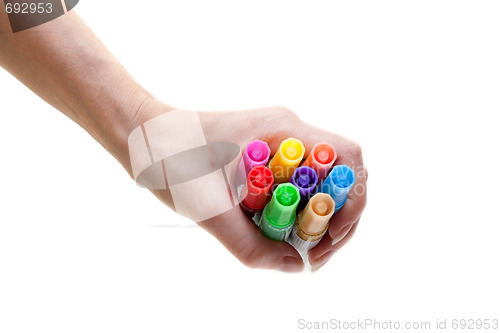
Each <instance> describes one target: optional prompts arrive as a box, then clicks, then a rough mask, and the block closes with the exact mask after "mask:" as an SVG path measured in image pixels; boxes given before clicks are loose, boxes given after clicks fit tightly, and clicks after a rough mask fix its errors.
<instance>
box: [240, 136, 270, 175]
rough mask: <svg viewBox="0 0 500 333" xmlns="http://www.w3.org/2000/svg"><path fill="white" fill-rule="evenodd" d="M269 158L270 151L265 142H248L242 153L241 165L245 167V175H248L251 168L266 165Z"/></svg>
mask: <svg viewBox="0 0 500 333" xmlns="http://www.w3.org/2000/svg"><path fill="white" fill-rule="evenodd" d="M270 156H271V149H270V148H269V146H268V145H267V143H266V142H264V141H261V140H253V141H252V142H250V143H249V144H248V145H247V146H246V148H245V151H244V153H243V163H244V165H245V172H246V174H247V175H248V173H249V172H250V170H252V168H253V167H256V166H260V165H267V162H268V161H269V157H270Z"/></svg>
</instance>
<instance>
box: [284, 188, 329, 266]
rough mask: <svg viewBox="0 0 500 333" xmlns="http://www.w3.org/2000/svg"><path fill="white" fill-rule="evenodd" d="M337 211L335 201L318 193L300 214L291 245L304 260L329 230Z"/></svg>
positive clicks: (291, 236)
mask: <svg viewBox="0 0 500 333" xmlns="http://www.w3.org/2000/svg"><path fill="white" fill-rule="evenodd" d="M334 211H335V201H333V199H332V197H331V196H330V195H328V194H326V193H316V194H315V195H314V196H313V197H312V198H311V200H309V202H308V203H307V206H306V208H304V210H303V211H302V212H301V213H300V214H299V217H298V218H297V222H296V223H295V226H294V228H293V232H292V233H291V234H290V238H289V239H288V243H290V244H291V245H292V246H293V247H295V249H296V250H297V252H299V253H300V255H301V256H302V258H305V257H306V256H307V253H308V252H309V250H310V249H312V248H313V247H315V246H316V245H317V244H318V243H319V242H320V241H321V238H323V236H324V235H325V233H326V231H327V230H328V223H329V222H330V218H331V217H332V215H333V213H334Z"/></svg>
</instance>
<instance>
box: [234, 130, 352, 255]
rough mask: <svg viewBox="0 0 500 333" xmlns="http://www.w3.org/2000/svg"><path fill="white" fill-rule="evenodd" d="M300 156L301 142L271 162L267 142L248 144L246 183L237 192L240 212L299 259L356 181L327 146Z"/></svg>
mask: <svg viewBox="0 0 500 333" xmlns="http://www.w3.org/2000/svg"><path fill="white" fill-rule="evenodd" d="M304 153H305V148H304V145H303V144H302V142H301V141H300V140H297V139H294V138H289V139H286V140H284V141H283V142H281V144H280V146H279V148H278V150H277V152H276V154H275V155H274V157H273V158H271V160H270V161H269V159H270V157H271V149H270V148H269V146H268V145H267V143H266V142H264V141H261V140H254V141H252V142H250V143H249V144H248V145H247V147H246V149H245V151H244V154H243V158H242V165H243V168H244V169H245V171H244V172H245V174H246V184H245V186H244V187H243V188H242V190H241V193H240V195H241V199H242V200H241V203H240V207H241V209H242V210H243V211H244V212H245V214H247V215H248V216H250V217H251V218H252V219H253V221H254V222H255V224H256V225H257V226H258V227H260V229H261V230H262V233H263V234H264V235H265V236H266V237H268V238H270V239H273V240H277V241H287V242H289V243H290V244H291V245H293V246H294V247H295V248H296V249H297V251H298V252H299V253H300V254H301V255H302V256H306V255H307V253H308V252H309V250H310V249H312V248H313V247H314V246H316V245H317V244H318V243H319V241H320V240H321V238H322V237H323V235H324V234H325V233H326V231H327V230H328V223H329V221H330V218H331V217H332V215H333V214H334V213H335V212H337V211H338V210H339V209H340V208H342V206H343V205H344V203H345V202H346V200H347V194H348V192H349V190H350V189H351V188H352V186H353V185H354V183H355V182H356V178H355V175H354V171H353V170H352V169H351V168H350V167H348V166H347V165H336V166H335V167H333V164H334V162H335V160H336V158H337V154H336V152H335V149H334V148H333V147H332V146H331V145H330V144H328V143H319V144H317V145H315V146H314V147H313V149H312V150H311V153H310V154H309V156H308V157H307V158H306V159H305V160H303V159H304ZM332 167H333V168H332ZM297 213H298V214H297Z"/></svg>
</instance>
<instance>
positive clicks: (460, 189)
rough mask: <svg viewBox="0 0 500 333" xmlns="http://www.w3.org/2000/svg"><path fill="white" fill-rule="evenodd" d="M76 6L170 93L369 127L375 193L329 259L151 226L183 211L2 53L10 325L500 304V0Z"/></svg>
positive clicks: (2, 195) (248, 322)
mask: <svg viewBox="0 0 500 333" xmlns="http://www.w3.org/2000/svg"><path fill="white" fill-rule="evenodd" d="M76 10H77V11H78V12H79V13H80V15H81V16H82V17H83V18H84V19H85V20H86V22H87V23H88V24H89V25H90V27H91V28H92V29H93V30H94V31H95V32H96V34H97V35H98V36H99V37H100V38H101V39H102V40H103V42H104V43H105V44H106V45H107V46H108V47H109V49H110V50H111V51H112V52H113V53H114V54H115V55H116V57H117V58H118V59H119V60H120V61H121V62H122V63H123V65H124V66H125V67H126V68H127V69H128V70H129V71H130V73H131V74H132V75H133V76H134V78H136V79H137V80H138V81H139V82H140V83H141V84H142V85H144V86H145V87H146V88H147V89H149V90H150V91H151V92H152V93H153V94H154V95H155V96H156V97H157V98H158V99H160V100H163V101H165V102H167V103H169V104H171V105H174V106H176V107H180V108H184V109H193V110H231V109H243V108H250V107H259V106H266V105H276V104H283V105H286V106H288V107H290V108H292V109H293V110H295V111H296V112H297V113H298V114H299V115H300V116H301V117H302V118H303V119H305V120H306V121H308V122H310V123H313V124H315V125H319V126H322V127H325V128H327V129H329V130H331V131H334V132H338V133H341V134H343V135H345V136H347V137H349V138H352V139H354V140H356V141H358V142H359V143H360V144H361V145H362V147H363V149H364V157H365V160H366V165H367V167H368V169H369V172H370V177H369V200H368V201H369V203H368V207H367V209H366V213H365V214H364V217H363V218H362V220H361V224H360V227H359V228H358V232H357V234H356V237H355V238H354V239H353V240H352V242H351V243H349V244H348V245H347V246H346V247H345V248H344V249H342V250H341V251H339V253H337V254H336V255H335V256H334V257H333V258H332V260H331V262H330V263H329V264H328V265H327V266H325V267H324V268H322V269H321V270H320V271H318V272H316V273H313V274H311V273H307V272H306V273H301V274H284V273H279V272H272V271H262V270H251V269H249V268H246V267H244V266H243V265H242V264H240V263H239V262H238V261H237V260H236V259H235V258H233V257H232V256H231V255H230V254H229V252H227V251H226V250H225V249H224V248H223V247H222V245H220V244H219V243H218V241H217V240H216V239H214V238H213V237H211V236H209V235H208V234H207V233H206V232H205V231H203V230H202V229H196V228H182V229H181V228H166V227H154V226H156V225H168V224H176V223H179V224H181V223H183V222H184V221H183V218H181V217H179V216H176V215H175V214H174V213H172V212H170V211H169V210H168V209H167V208H166V207H164V206H162V204H161V203H159V202H157V201H156V199H155V198H154V197H153V196H152V195H150V194H149V193H148V192H147V191H146V190H144V189H141V188H138V187H137V186H136V185H135V184H134V182H133V181H131V180H130V179H129V178H128V176H127V174H126V173H125V172H124V171H123V170H122V169H121V167H120V165H119V164H118V163H117V162H116V161H114V160H113V158H112V157H111V156H110V155H109V154H108V153H107V152H106V151H105V150H104V149H102V147H100V145H99V144H98V143H96V142H94V141H93V140H92V138H91V137H90V136H89V135H88V134H87V133H86V132H85V131H84V130H82V129H81V128H80V127H79V126H77V125H76V124H74V123H72V122H71V121H70V120H69V119H67V118H65V117H64V116H63V115H61V114H59V113H58V112H57V111H55V110H53V109H52V108H51V107H49V106H48V105H47V104H45V102H43V101H42V100H41V99H39V98H38V97H37V96H35V95H34V94H33V93H31V92H30V91H29V90H27V89H26V88H25V87H24V86H23V85H22V84H20V83H19V82H17V81H16V80H15V79H13V78H12V77H11V76H10V75H9V74H8V73H6V72H5V71H3V70H0V91H1V93H0V94H1V96H0V111H1V113H0V114H1V123H2V127H1V131H0V140H1V144H0V149H1V163H0V173H1V176H2V178H1V182H0V184H1V185H0V332H42V331H45V332H204V331H214V332H215V331H217V332H257V331H263V332H295V331H301V330H299V329H298V320H299V319H305V320H306V321H328V320H330V319H340V320H351V319H357V318H374V319H377V320H379V321H384V320H393V321H401V322H404V321H407V320H409V321H420V320H422V321H431V322H433V323H434V322H435V320H436V319H437V318H441V319H444V318H448V319H449V320H451V319H453V318H498V319H500V318H499V317H500V311H499V310H500V301H499V299H500V287H499V280H500V273H499V260H498V254H499V250H500V244H499V242H498V237H499V232H500V227H499V222H500V219H499V214H498V205H499V199H500V196H499V195H498V188H499V186H500V177H499V175H498V173H499V172H498V167H499V162H500V158H499V149H498V143H499V139H500V135H499V130H498V124H499V122H498V113H499V111H500V110H499V109H500V99H499V92H500V61H499V59H500V46H499V45H500V44H499V37H500V36H499V34H500V20H499V19H498V17H499V12H500V4H499V3H498V2H497V1H456V0H454V1H436V0H433V1H348V2H347V1H345V2H335V1H290V0H288V1H252V2H246V3H244V2H237V1H175V2H174V1H152V0H148V1H146V0H143V1H120V2H116V1H90V0H87V1H81V3H80V4H79V5H78V6H77V8H76ZM448 325H449V326H451V323H450V322H448ZM302 331H304V330H302Z"/></svg>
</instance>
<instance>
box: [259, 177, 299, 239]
mask: <svg viewBox="0 0 500 333" xmlns="http://www.w3.org/2000/svg"><path fill="white" fill-rule="evenodd" d="M299 201H300V193H299V189H298V188H297V187H295V186H294V185H292V184H290V183H284V184H280V185H278V187H277V188H276V190H275V191H274V192H273V195H272V197H271V201H269V203H268V204H267V205H266V207H265V208H264V211H263V212H262V216H261V219H260V229H261V230H262V233H263V234H264V236H266V237H268V238H270V239H274V240H277V241H284V240H286V239H287V238H288V236H289V235H290V232H291V231H292V228H293V224H294V223H295V218H296V215H295V213H296V210H297V205H298V204H299Z"/></svg>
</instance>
